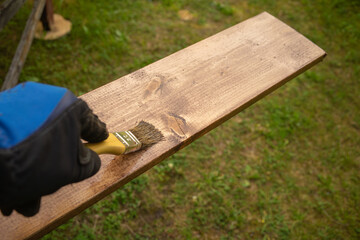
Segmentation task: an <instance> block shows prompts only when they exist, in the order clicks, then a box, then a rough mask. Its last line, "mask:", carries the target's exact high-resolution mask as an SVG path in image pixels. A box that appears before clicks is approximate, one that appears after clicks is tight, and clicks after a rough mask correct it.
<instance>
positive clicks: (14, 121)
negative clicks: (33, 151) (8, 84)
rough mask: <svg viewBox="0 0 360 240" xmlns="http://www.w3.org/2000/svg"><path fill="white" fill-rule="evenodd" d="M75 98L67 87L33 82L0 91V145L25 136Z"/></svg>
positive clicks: (9, 143) (57, 113)
mask: <svg viewBox="0 0 360 240" xmlns="http://www.w3.org/2000/svg"><path fill="white" fill-rule="evenodd" d="M76 99H77V98H76V96H74V95H73V94H72V93H71V92H70V91H69V90H67V89H66V88H62V87H56V86H51V85H47V84H40V83H34V82H26V83H22V84H19V85H17V86H16V87H14V88H12V89H9V90H7V91H3V92H0V149H6V148H11V147H13V146H15V145H17V144H19V143H21V142H22V141H24V140H26V139H27V138H28V137H29V136H31V135H32V134H33V133H35V132H36V131H37V130H38V129H40V128H41V127H42V126H44V124H46V123H47V122H49V120H52V119H54V118H55V117H56V116H58V115H59V114H60V113H61V112H62V111H63V110H64V109H65V108H67V107H68V106H69V105H71V104H72V103H73V102H74V101H75V100H76Z"/></svg>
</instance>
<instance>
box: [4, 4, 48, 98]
mask: <svg viewBox="0 0 360 240" xmlns="http://www.w3.org/2000/svg"><path fill="white" fill-rule="evenodd" d="M45 2H46V0H35V1H34V6H33V9H32V11H31V13H30V16H29V19H28V20H27V22H26V26H25V29H24V31H23V33H22V35H21V39H20V42H19V45H18V46H17V48H16V52H15V56H14V58H13V60H12V62H11V65H10V68H9V71H8V73H7V74H6V77H5V80H4V83H3V85H2V87H1V90H2V91H3V90H6V89H9V88H12V87H14V86H15V85H16V84H17V82H18V79H19V76H20V72H21V70H22V68H23V66H24V63H25V60H26V57H27V54H28V52H29V50H30V46H31V43H32V41H33V38H34V34H35V29H36V24H37V22H38V21H39V19H40V16H41V13H42V12H43V9H44V6H45Z"/></svg>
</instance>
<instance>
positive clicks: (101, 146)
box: [85, 133, 125, 155]
mask: <svg viewBox="0 0 360 240" xmlns="http://www.w3.org/2000/svg"><path fill="white" fill-rule="evenodd" d="M85 146H86V147H88V148H90V149H91V150H93V151H94V152H96V153H97V154H104V153H108V154H114V155H120V154H123V153H124V152H125V145H124V144H123V143H122V142H120V141H119V139H117V138H116V137H115V136H114V134H112V133H110V134H109V137H108V138H107V139H105V140H104V141H102V142H99V143H85Z"/></svg>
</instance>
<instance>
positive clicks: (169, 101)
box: [0, 13, 326, 239]
mask: <svg viewBox="0 0 360 240" xmlns="http://www.w3.org/2000/svg"><path fill="white" fill-rule="evenodd" d="M325 55H326V53H325V52H324V51H323V50H322V49H320V48H319V47H317V46H316V45H315V44H314V43H312V42H310V41H309V40H308V39H306V38H305V37H304V36H302V35H301V34H299V33H298V32H296V31H295V30H294V29H292V28H290V27H289V26H287V25H286V24H284V23H282V22H281V21H279V20H278V19H276V18H274V17H273V16H271V15H270V14H268V13H262V14H260V15H258V16H256V17H253V18H251V19H248V20H246V21H244V22H242V23H240V24H238V25H235V26H233V27H231V28H229V29H227V30H224V31H222V32H220V33H218V34H216V35H214V36H212V37H209V38H207V39H205V40H203V41H201V42H198V43H196V44H194V45H192V46H190V47H188V48H185V49H183V50H181V51H179V52H177V53H174V54H172V55H170V56H168V57H166V58H164V59H162V60H159V61H157V62H155V63H153V64H150V65H149V66H147V67H144V68H143V69H140V70H138V71H136V72H134V73H132V74H129V75H127V76H124V77H122V78H120V79H118V80H116V81H113V82H111V83H109V84H107V85H105V86H102V87H100V88H98V89H95V90H94V91H91V92H89V93H87V94H85V95H83V96H82V98H83V99H85V100H86V101H87V102H88V103H89V104H90V106H91V107H92V108H93V109H94V111H95V112H96V113H97V114H98V115H99V117H100V118H101V119H102V120H104V121H106V123H107V124H108V127H109V130H110V131H119V130H125V129H130V128H132V127H133V126H135V125H136V124H137V123H138V122H139V121H141V120H146V121H148V122H150V123H152V124H153V125H155V126H156V127H157V128H158V129H160V130H161V131H162V133H163V134H164V136H165V138H166V141H164V142H161V143H159V144H157V145H155V146H153V147H151V148H149V149H148V150H146V151H140V152H137V153H134V154H132V155H128V156H124V157H117V158H116V159H114V156H110V155H104V156H102V163H103V164H102V167H101V170H100V172H99V173H98V174H96V175H95V176H94V177H92V178H90V179H88V180H85V181H83V182H81V183H78V184H72V185H69V186H66V187H64V188H62V189H60V190H59V191H58V192H56V193H55V194H53V195H50V196H47V197H44V198H43V203H42V206H41V210H40V213H39V214H38V215H36V216H35V217H33V218H30V219H27V218H24V217H22V216H20V215H17V214H13V215H12V216H11V217H9V218H5V217H1V218H0V232H1V233H2V237H3V239H20V238H25V237H39V236H41V235H43V234H45V233H47V232H49V231H51V230H52V229H54V228H55V227H57V226H58V225H60V224H61V223H63V222H65V221H66V220H68V219H69V218H71V217H73V216H75V215H76V214H78V213H79V212H81V211H82V210H84V209H86V208H87V207H89V206H90V205H92V204H94V203H95V202H96V201H98V200H100V199H101V198H103V197H105V196H106V195H108V194H109V193H111V192H113V191H114V190H116V189H118V188H119V187H121V186H123V185H124V184H125V183H127V182H129V181H130V180H131V179H133V178H135V177H136V176H138V175H140V174H142V173H143V172H145V171H146V170H148V169H150V168H151V167H153V166H154V165H156V164H157V163H159V162H160V161H162V160H164V159H165V158H167V157H169V156H170V155H172V154H173V153H175V152H176V151H178V150H180V149H181V148H183V147H185V146H186V145H188V144H189V143H191V142H193V141H194V140H195V139H196V138H198V137H200V136H201V135H203V134H205V133H206V132H208V131H210V130H211V129H213V128H215V127H216V126H218V125H219V124H221V123H223V122H224V121H226V120H227V119H229V118H231V117H232V116H234V115H235V114H237V113H238V112H240V111H241V110H243V109H245V108H246V107H248V106H250V105H251V104H253V103H254V102H256V101H257V100H259V99H261V98H262V97H264V96H265V95H267V94H268V93H270V92H272V91H273V90H275V89H276V88H278V87H279V86H281V85H282V84H284V83H285V82H286V81H288V80H290V79H292V78H293V77H295V76H296V75H298V74H300V73H301V72H303V71H305V70H306V69H308V68H310V67H311V66H313V65H315V64H316V63H318V62H319V61H321V60H322V59H323V58H324V57H325Z"/></svg>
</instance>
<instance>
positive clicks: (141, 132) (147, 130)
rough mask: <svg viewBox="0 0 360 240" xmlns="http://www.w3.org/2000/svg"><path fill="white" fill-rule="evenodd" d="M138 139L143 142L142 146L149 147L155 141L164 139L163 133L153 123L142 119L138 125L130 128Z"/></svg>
mask: <svg viewBox="0 0 360 240" xmlns="http://www.w3.org/2000/svg"><path fill="white" fill-rule="evenodd" d="M130 132H132V133H133V134H134V135H135V137H137V139H139V141H140V142H141V144H142V146H141V148H144V147H149V146H151V145H153V144H155V143H158V142H160V141H162V140H164V136H163V135H162V133H161V132H160V131H159V130H157V129H156V128H155V127H154V126H153V125H152V124H150V123H147V122H144V121H141V122H140V123H139V124H138V125H137V126H136V127H134V128H133V129H130Z"/></svg>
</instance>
